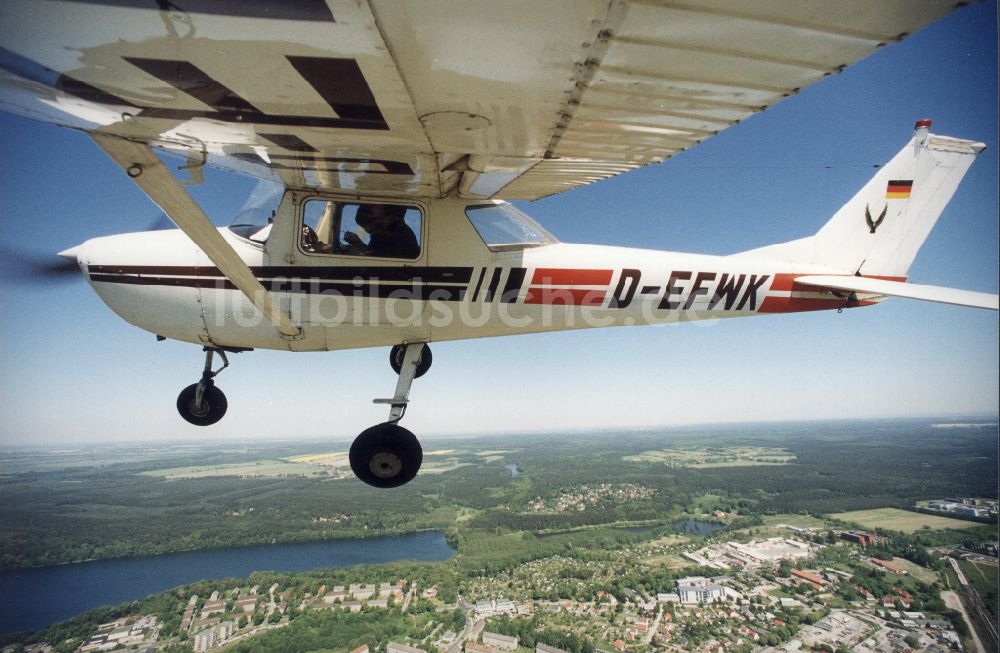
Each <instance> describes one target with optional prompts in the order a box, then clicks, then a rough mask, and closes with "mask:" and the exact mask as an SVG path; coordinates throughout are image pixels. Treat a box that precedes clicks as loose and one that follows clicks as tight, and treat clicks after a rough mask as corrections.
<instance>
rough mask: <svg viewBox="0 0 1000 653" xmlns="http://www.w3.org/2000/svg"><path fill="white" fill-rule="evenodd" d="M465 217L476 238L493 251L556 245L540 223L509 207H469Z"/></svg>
mask: <svg viewBox="0 0 1000 653" xmlns="http://www.w3.org/2000/svg"><path fill="white" fill-rule="evenodd" d="M465 214H466V215H468V216H469V220H471V221H472V226H473V227H475V228H476V231H477V232H479V237H480V238H482V239H483V242H484V243H486V245H487V247H489V248H490V249H491V250H493V251H494V252H505V251H510V250H516V249H524V248H526V247H541V246H542V245H548V244H549V243H554V242H558V241H556V239H555V237H554V236H553V235H552V234H550V233H549V232H547V231H545V229H543V228H542V226H541V225H540V224H538V223H537V222H535V221H534V220H532V219H531V218H529V217H528V216H527V215H525V214H524V213H522V212H521V211H518V210H517V209H516V208H514V207H513V206H512V205H510V204H478V205H475V206H468V207H466V209H465Z"/></svg>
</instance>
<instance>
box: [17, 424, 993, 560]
mask: <svg viewBox="0 0 1000 653" xmlns="http://www.w3.org/2000/svg"><path fill="white" fill-rule="evenodd" d="M996 438H997V430H996V425H995V423H993V424H989V423H984V424H983V425H982V427H981V428H962V429H955V428H950V429H943V428H935V427H933V426H932V425H930V424H929V423H928V422H927V421H916V420H881V421H874V422H872V421H864V422H862V421H853V422H816V423H805V424H774V425H753V426H748V427H701V428H689V429H655V430H646V431H641V432H599V433H574V434H561V435H545V436H532V437H527V436H516V435H515V436H504V437H499V436H497V437H489V438H486V437H484V438H463V439H455V440H434V441H432V442H430V443H425V446H427V447H428V448H430V447H431V446H433V447H434V448H436V449H439V450H441V451H448V452H450V453H448V454H447V456H448V458H447V460H445V461H444V462H446V463H448V466H447V470H448V471H442V472H439V473H421V474H420V475H419V476H418V477H417V479H415V480H414V481H413V482H412V483H410V484H408V485H407V486H404V487H402V488H398V489H396V490H393V491H392V492H384V491H379V490H376V489H373V488H370V487H368V486H366V485H364V484H362V483H361V482H359V481H357V480H356V479H354V478H338V477H336V476H334V475H324V474H318V475H317V474H313V475H305V474H304V475H291V474H282V475H276V476H235V475H233V476H226V475H210V476H204V477H193V478H182V479H177V480H169V479H168V478H167V477H164V476H159V475H156V474H151V473H150V472H151V471H156V470H160V469H164V468H179V467H184V466H187V465H201V466H205V465H211V464H219V463H226V464H232V463H239V462H248V463H250V462H253V461H261V460H266V461H285V460H287V459H289V458H291V457H294V456H301V455H308V454H311V453H316V452H318V451H324V450H329V448H330V447H331V444H330V443H294V444H289V443H283V444H277V445H276V444H260V445H243V446H241V447H238V448H237V447H232V448H226V449H221V448H212V447H209V446H201V447H183V448H170V447H164V448H163V449H162V450H156V451H151V452H149V451H147V452H146V453H144V455H130V452H129V451H115V450H104V451H101V452H100V455H94V453H93V452H88V451H87V450H85V449H84V450H81V453H80V454H79V456H78V457H77V458H73V459H71V460H69V459H66V458H65V457H59V458H56V457H52V456H46V455H45V454H44V452H40V451H30V452H28V451H25V450H15V451H8V452H4V458H5V461H6V462H5V466H4V468H3V469H2V470H0V524H3V527H2V529H0V568H6V569H10V568H21V567H30V566H40V565H50V564H58V563H67V562H74V561H80V560H88V559H102V558H116V557H123V556H137V555H147V554H155V553H164V552H169V551H179V550H189V549H206V548H216V547H224V546H237V545H251V544H261V543H271V542H295V541H307V540H324V539H332V538H347V537H362V536H372V535H378V534H398V533H403V532H413V531H419V530H446V531H447V532H448V537H449V541H450V542H452V543H453V544H454V545H457V546H458V549H459V551H463V548H465V550H466V552H467V553H471V551H472V549H470V548H469V547H473V543H474V542H476V540H477V535H476V534H477V533H488V534H492V535H500V534H511V537H512V541H513V539H516V538H523V537H525V536H526V535H525V534H530V533H534V534H536V535H531V537H536V536H545V535H552V534H555V533H559V532H565V531H572V530H574V529H576V530H578V529H587V528H594V527H599V526H603V527H625V526H632V525H642V524H660V525H663V524H669V523H670V522H671V521H672V520H675V519H678V518H682V517H684V516H690V515H691V514H693V513H710V512H711V511H713V510H721V511H725V512H727V513H733V512H736V513H738V514H739V515H740V517H739V518H740V519H744V520H751V521H748V522H746V523H752V520H753V519H757V518H759V517H760V516H763V515H772V514H787V513H801V514H814V515H826V514H830V513H835V512H842V511H850V510H858V509H866V508H881V507H897V508H904V509H908V508H912V507H913V506H914V504H915V503H916V502H917V501H918V500H926V499H934V498H943V497H948V496H980V497H995V496H996V488H997V446H996ZM691 447H698V448H699V450H717V451H719V452H723V453H724V452H725V451H726V450H727V448H735V447H780V448H782V449H784V450H786V451H788V452H790V454H792V455H793V456H794V457H791V458H790V460H789V462H788V464H766V465H765V464H761V465H758V464H752V463H750V464H746V465H740V466H685V465H666V464H664V463H663V462H662V461H657V460H656V459H651V460H644V459H642V457H641V456H640V454H642V452H645V451H650V450H657V451H662V450H665V449H666V450H670V449H672V448H673V449H677V450H684V449H685V448H691ZM132 453H134V452H132ZM636 457H638V459H636ZM626 458H633V459H632V460H626ZM513 465H516V469H517V471H518V473H517V474H516V475H515V474H512V472H511V466H513ZM601 487H603V488H604V490H597V489H589V490H588V488H601ZM628 488H641V490H642V493H641V494H638V495H636V496H635V497H631V498H624V499H623V498H621V496H628V495H623V494H622V493H623V492H627V490H628ZM602 492H603V494H602ZM588 493H589V494H588ZM577 495H580V496H579V497H578V498H576V499H573V500H579V501H582V502H583V503H580V504H579V506H577V507H576V508H574V509H565V510H557V509H554V508H552V507H551V506H554V505H556V503H557V500H558V499H560V498H565V497H569V498H571V499H572V498H574V497H577ZM584 495H586V496H584ZM542 504H545V505H546V506H548V507H546V508H544V509H539V508H536V507H533V506H538V505H542ZM607 532H610V531H607ZM605 536H609V537H610V535H606V534H605ZM508 550H509V551H510V552H511V555H516V551H518V550H519V549H518V546H511V547H510V548H509V549H508ZM470 557H471V558H472V559H474V558H475V556H470Z"/></svg>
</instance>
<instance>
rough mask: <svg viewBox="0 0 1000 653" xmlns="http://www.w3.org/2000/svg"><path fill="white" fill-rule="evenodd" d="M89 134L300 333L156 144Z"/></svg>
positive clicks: (256, 298) (281, 326) (281, 325)
mask: <svg viewBox="0 0 1000 653" xmlns="http://www.w3.org/2000/svg"><path fill="white" fill-rule="evenodd" d="M90 137H91V138H93V139H94V142H95V143H97V144H98V145H99V146H100V147H101V149H102V150H104V151H105V152H106V153H107V154H108V156H110V157H111V158H112V159H113V160H114V161H115V163H117V164H118V165H119V166H120V167H121V169H122V170H124V171H125V173H126V174H127V175H128V176H129V177H130V178H131V179H132V181H134V182H135V183H136V185H137V186H139V188H141V189H142V190H143V192H145V193H146V195H148V196H149V198H150V199H151V200H153V201H154V202H156V204H158V205H159V206H160V208H161V209H163V211H164V212H165V213H166V214H167V216H169V217H170V219H171V220H173V221H174V223H175V224H176V225H177V226H178V227H180V228H181V230H182V231H183V232H184V233H185V234H187V236H188V238H190V239H191V240H193V241H194V243H195V244H196V245H197V246H198V247H200V248H201V249H202V251H203V252H205V254H206V255H207V256H208V258H209V259H211V260H212V263H214V264H215V265H216V267H218V268H219V270H220V271H221V272H222V274H224V275H226V278H227V279H229V280H230V281H232V282H233V284H234V285H235V286H236V287H237V288H239V289H240V290H242V291H243V294H244V295H246V296H247V298H248V299H249V300H250V301H251V302H252V303H253V305H254V306H256V307H257V308H258V309H260V312H261V313H263V314H264V315H266V316H267V317H268V318H269V319H270V320H271V324H274V325H275V326H276V327H278V330H279V331H280V332H281V334H282V335H283V336H286V337H288V338H298V337H300V336H301V331H300V330H299V328H298V327H296V326H295V325H294V324H292V321H291V320H290V319H289V317H288V315H286V314H285V313H283V312H282V311H281V310H280V309H279V308H278V305H277V304H276V303H275V302H274V301H272V297H271V294H270V293H269V292H268V291H267V289H265V288H264V286H262V285H261V283H260V281H258V280H257V277H255V276H254V274H253V272H251V270H250V268H249V267H248V266H247V264H246V263H245V262H244V261H243V259H241V258H240V257H239V255H238V254H237V253H236V251H235V250H234V249H233V248H232V247H231V246H230V245H229V243H227V242H226V239H225V238H223V237H222V234H220V233H219V231H218V229H217V228H216V226H215V225H214V224H212V222H211V221H210V220H209V219H208V216H207V215H205V212H204V211H202V210H201V207H200V206H198V204H197V203H196V202H195V201H194V200H193V199H191V196H190V195H188V194H187V191H185V190H184V187H183V186H181V184H180V182H179V181H177V179H175V178H174V176H173V174H172V173H171V172H170V171H169V170H167V167H166V166H165V165H163V162H162V161H160V159H159V158H158V157H157V156H156V154H155V153H154V152H153V150H152V148H150V147H149V146H148V145H146V144H143V143H136V142H133V141H129V140H126V139H124V138H120V137H118V136H110V135H108V134H98V133H91V134H90Z"/></svg>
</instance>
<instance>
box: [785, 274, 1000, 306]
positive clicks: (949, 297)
mask: <svg viewBox="0 0 1000 653" xmlns="http://www.w3.org/2000/svg"><path fill="white" fill-rule="evenodd" d="M795 282H796V283H801V284H805V285H808V286H821V287H823V288H830V289H833V290H850V291H853V292H862V293H873V294H876V295H889V296H891V297H908V298H910V299H922V300H924V301H928V302H940V303H942V304H955V305H956V306H971V307H972V308H988V309H992V310H994V311H995V310H997V299H998V296H997V295H991V294H989V293H985V292H973V291H971V290H956V289H955V288H942V287H941V286H921V285H917V284H915V283H905V282H902V281H886V280H885V279H872V278H870V277H849V276H835V275H818V274H810V275H805V276H801V277H796V278H795Z"/></svg>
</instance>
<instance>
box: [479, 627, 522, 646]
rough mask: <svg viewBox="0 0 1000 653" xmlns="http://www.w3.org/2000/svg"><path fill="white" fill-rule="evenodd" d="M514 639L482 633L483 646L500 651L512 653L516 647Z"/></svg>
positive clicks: (516, 642)
mask: <svg viewBox="0 0 1000 653" xmlns="http://www.w3.org/2000/svg"><path fill="white" fill-rule="evenodd" d="M518 643H519V642H518V640H517V638H516V637H511V636H510V635H501V634H499V633H491V632H487V631H485V630H484V631H483V644H486V645H488V646H495V647H496V648H498V649H500V650H502V651H513V650H514V649H516V648H517V646H518Z"/></svg>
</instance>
